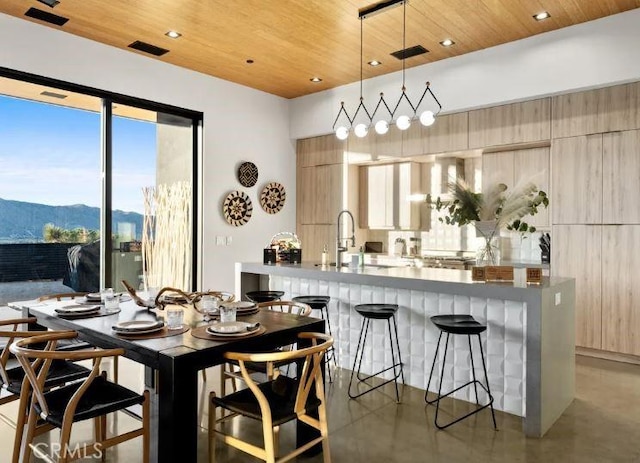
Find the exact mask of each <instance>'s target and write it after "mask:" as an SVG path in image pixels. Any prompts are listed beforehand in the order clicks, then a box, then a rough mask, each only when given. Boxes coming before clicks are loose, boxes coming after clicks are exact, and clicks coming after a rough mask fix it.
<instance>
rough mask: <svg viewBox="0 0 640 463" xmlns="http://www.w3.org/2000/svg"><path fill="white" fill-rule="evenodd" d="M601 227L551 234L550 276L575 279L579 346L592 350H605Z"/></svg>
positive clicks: (558, 230) (572, 228)
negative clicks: (603, 342)
mask: <svg viewBox="0 0 640 463" xmlns="http://www.w3.org/2000/svg"><path fill="white" fill-rule="evenodd" d="M602 228H603V227H602V226H601V225H554V226H553V229H552V231H551V236H552V246H551V275H552V276H561V277H571V278H575V279H576V302H575V304H576V305H575V313H576V345H577V346H580V347H588V348H592V349H602V347H603V346H602V328H603V320H605V319H604V318H603V317H602V313H603V305H602V300H603V296H602V287H601V284H602V277H603V272H604V273H606V272H605V271H604V270H603V268H602V264H601V261H602V256H603V250H602ZM604 254H606V252H605V253H604ZM604 323H606V321H604Z"/></svg>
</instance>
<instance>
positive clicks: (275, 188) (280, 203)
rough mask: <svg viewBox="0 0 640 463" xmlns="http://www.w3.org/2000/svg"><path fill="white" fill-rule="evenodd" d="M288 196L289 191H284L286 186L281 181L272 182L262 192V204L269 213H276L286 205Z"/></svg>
mask: <svg viewBox="0 0 640 463" xmlns="http://www.w3.org/2000/svg"><path fill="white" fill-rule="evenodd" d="M286 198H287V193H286V192H285V191H284V187H283V186H282V185H281V184H280V183H277V182H271V183H269V184H267V186H265V187H264V189H263V190H262V193H261V194H260V205H261V206H262V209H264V210H265V211H266V212H267V213H268V214H275V213H276V212H280V210H281V209H282V208H283V207H284V201H285V199H286Z"/></svg>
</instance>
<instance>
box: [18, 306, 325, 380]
mask: <svg viewBox="0 0 640 463" xmlns="http://www.w3.org/2000/svg"><path fill="white" fill-rule="evenodd" d="M58 304H59V303H58ZM55 307H56V304H55V303H39V304H33V305H30V306H29V307H28V312H29V314H31V315H33V316H35V317H37V318H38V323H40V324H42V325H43V326H46V327H47V328H51V329H71V330H75V331H78V333H79V337H80V338H81V339H84V340H86V341H88V342H90V343H91V344H93V345H96V346H98V347H104V348H111V347H122V348H124V349H125V351H126V352H127V353H126V354H125V356H126V357H129V358H131V359H133V360H136V361H138V362H140V363H143V364H145V365H147V366H150V367H152V368H157V366H158V359H159V356H160V354H162V355H165V356H169V357H173V358H176V357H181V356H188V357H189V361H190V363H191V362H192V363H193V365H194V367H195V368H205V367H208V366H212V365H215V364H218V363H221V362H222V354H223V353H224V352H229V351H234V350H238V351H249V350H260V349H269V348H273V347H276V346H280V345H283V344H286V343H287V342H290V339H291V336H292V335H293V334H294V333H296V332H300V331H322V332H324V320H322V319H317V318H312V317H303V316H299V315H293V314H288V313H281V312H275V311H270V310H260V311H259V312H258V313H255V314H253V315H248V316H243V317H238V320H240V321H247V322H251V323H253V322H260V324H261V325H262V326H264V327H265V328H266V332H265V333H264V334H263V335H260V336H255V337H249V338H238V339H231V340H225V341H213V340H206V339H199V338H196V337H194V336H192V335H191V331H188V332H186V333H184V334H181V335H177V336H169V337H163V338H154V339H144V340H132V339H126V338H124V337H120V336H117V335H115V334H114V333H113V332H112V330H111V327H112V326H113V325H115V324H116V323H118V322H123V321H129V320H157V319H163V318H164V311H160V310H155V309H154V310H152V311H149V310H147V309H145V308H142V307H138V306H137V305H135V304H134V303H133V302H123V303H121V304H120V307H121V309H122V310H121V311H120V313H117V314H114V315H107V316H102V317H93V318H80V319H77V318H76V319H64V318H60V317H58V316H57V315H56V313H55V311H54V309H55ZM184 315H185V316H184V320H185V323H187V324H188V325H189V326H190V327H197V326H202V325H206V324H207V323H210V322H205V321H204V320H203V315H202V314H200V313H198V312H196V311H195V310H194V309H193V307H191V306H186V307H184Z"/></svg>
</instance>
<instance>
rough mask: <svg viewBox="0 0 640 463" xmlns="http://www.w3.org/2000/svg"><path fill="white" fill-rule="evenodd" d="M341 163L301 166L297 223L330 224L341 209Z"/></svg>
mask: <svg viewBox="0 0 640 463" xmlns="http://www.w3.org/2000/svg"><path fill="white" fill-rule="evenodd" d="M343 169H344V166H343V165H342V164H330V165H326V166H315V167H302V168H300V169H299V170H298V172H299V181H300V182H301V183H300V184H299V185H300V186H301V188H300V191H299V194H300V196H299V198H298V208H297V211H298V223H300V224H331V223H333V222H335V219H336V217H337V215H338V212H340V210H341V209H342V207H341V206H342V191H343V184H342V183H343Z"/></svg>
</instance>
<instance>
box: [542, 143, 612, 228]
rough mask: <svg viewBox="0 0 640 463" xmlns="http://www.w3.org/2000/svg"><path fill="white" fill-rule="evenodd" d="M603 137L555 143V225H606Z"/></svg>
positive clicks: (553, 190)
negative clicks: (603, 217) (603, 220)
mask: <svg viewBox="0 0 640 463" xmlns="http://www.w3.org/2000/svg"><path fill="white" fill-rule="evenodd" d="M602 162H603V161H602V135H600V134H597V135H587V136H581V137H571V138H562V139H559V140H553V141H552V143H551V172H552V174H551V193H552V194H551V208H552V216H553V223H554V224H599V223H602V168H603V166H602Z"/></svg>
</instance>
